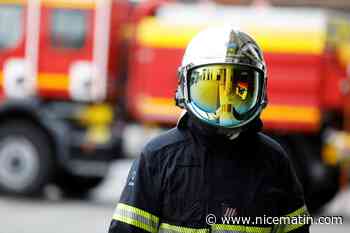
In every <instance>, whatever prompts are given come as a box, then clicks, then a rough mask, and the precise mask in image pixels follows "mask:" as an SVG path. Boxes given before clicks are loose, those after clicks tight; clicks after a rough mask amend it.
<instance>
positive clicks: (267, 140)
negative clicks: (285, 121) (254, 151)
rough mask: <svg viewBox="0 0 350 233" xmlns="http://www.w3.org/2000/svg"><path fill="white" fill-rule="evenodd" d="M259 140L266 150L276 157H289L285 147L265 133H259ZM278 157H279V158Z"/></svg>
mask: <svg viewBox="0 0 350 233" xmlns="http://www.w3.org/2000/svg"><path fill="white" fill-rule="evenodd" d="M258 140H259V141H260V143H261V145H262V147H263V148H262V149H263V150H264V151H269V152H270V154H272V155H273V156H274V157H275V158H276V159H288V154H287V152H286V151H285V149H284V148H283V147H282V146H281V144H279V143H278V142H277V141H276V140H274V139H273V138H271V137H270V136H268V135H266V134H264V133H258ZM277 157H278V158H277Z"/></svg>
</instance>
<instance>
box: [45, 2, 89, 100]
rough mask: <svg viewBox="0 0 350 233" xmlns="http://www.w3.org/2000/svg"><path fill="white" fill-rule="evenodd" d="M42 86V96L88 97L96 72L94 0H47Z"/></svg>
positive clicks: (61, 97) (77, 98)
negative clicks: (94, 63) (94, 66)
mask: <svg viewBox="0 0 350 233" xmlns="http://www.w3.org/2000/svg"><path fill="white" fill-rule="evenodd" d="M40 17H41V20H40V22H41V26H40V42H39V45H40V51H39V74H38V88H39V92H40V95H41V97H43V98H48V99H66V100H67V99H73V100H78V101H88V100H90V98H91V87H92V83H91V82H92V76H93V72H94V71H93V64H92V59H93V37H94V36H93V33H94V18H95V13H94V4H93V3H92V1H74V2H73V1H71V3H67V1H57V0H52V1H43V2H42V5H41V16H40Z"/></svg>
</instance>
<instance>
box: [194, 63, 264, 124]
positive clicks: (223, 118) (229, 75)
mask: <svg viewBox="0 0 350 233" xmlns="http://www.w3.org/2000/svg"><path fill="white" fill-rule="evenodd" d="M259 75H260V73H259V72H258V71H256V70H255V69H253V68H251V67H248V66H244V65H237V64H216V65H206V66H200V67H195V68H193V69H191V70H190V71H189V76H188V87H189V99H190V105H191V108H192V109H191V110H192V112H193V113H195V114H196V115H197V116H198V117H200V118H202V119H203V120H205V121H207V122H209V123H211V124H214V125H218V126H224V127H234V126H236V125H239V124H241V123H242V122H244V120H246V119H247V116H248V115H251V112H252V110H253V109H254V107H255V106H256V104H257V102H258V99H259V96H260V93H259V91H260V90H261V89H262V88H261V87H260V83H259Z"/></svg>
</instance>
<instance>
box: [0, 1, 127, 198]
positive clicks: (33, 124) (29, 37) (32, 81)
mask: <svg viewBox="0 0 350 233" xmlns="http://www.w3.org/2000/svg"><path fill="white" fill-rule="evenodd" d="M128 12H129V4H128V3H127V2H124V1H111V0H103V1H93V0H75V1H70V0H30V1H29V0H28V1H25V0H4V1H3V0H2V1H0V99H1V104H0V189H1V190H2V191H3V192H6V193H11V194H18V195H36V194H39V193H41V192H42V190H43V189H44V187H45V186H46V185H47V184H48V183H52V182H53V183H56V184H57V185H58V186H59V187H61V188H62V190H63V191H64V192H65V193H66V194H69V195H82V194H85V193H86V192H87V191H88V190H89V189H91V188H93V187H95V186H96V185H98V184H99V183H100V182H101V181H102V180H103V177H104V176H105V175H106V173H107V171H108V167H109V164H110V161H112V160H114V159H115V158H118V157H120V155H121V154H120V146H121V139H120V132H121V130H120V124H119V122H120V121H119V120H118V119H116V117H115V115H116V114H115V113H116V112H117V111H118V108H117V107H115V96H116V95H117V94H116V88H115V87H116V82H117V79H116V78H117V77H118V76H119V75H118V74H117V72H118V71H119V70H120V69H119V68H118V66H119V64H121V62H120V61H121V60H122V59H123V57H122V52H121V51H122V50H123V45H122V44H123V39H122V38H123V36H121V35H122V33H123V31H125V30H124V29H123V25H124V24H126V20H127V17H128Z"/></svg>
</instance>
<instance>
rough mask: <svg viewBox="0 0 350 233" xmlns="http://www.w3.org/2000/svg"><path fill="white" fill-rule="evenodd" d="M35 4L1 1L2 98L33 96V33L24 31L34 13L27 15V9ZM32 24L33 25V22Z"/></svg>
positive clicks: (0, 87) (0, 63) (0, 69)
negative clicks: (27, 18) (28, 18)
mask: <svg viewBox="0 0 350 233" xmlns="http://www.w3.org/2000/svg"><path fill="white" fill-rule="evenodd" d="M12 2H13V3H12ZM34 2H35V1H32V2H31V3H28V4H27V3H26V2H25V1H1V2H0V96H1V98H23V97H27V96H31V95H33V94H34V93H35V77H34V76H33V74H32V73H31V70H32V65H33V63H32V62H31V60H32V54H33V52H34V50H35V49H34V50H33V48H32V46H31V45H30V44H29V43H31V41H30V39H31V38H33V35H34V33H35V31H34V30H32V31H30V30H26V22H27V20H26V17H29V16H32V14H33V13H35V12H34V11H33V12H29V11H28V12H27V9H28V8H30V7H31V6H29V5H34V7H35V3H34ZM32 23H33V24H35V22H33V21H32ZM26 33H27V34H31V35H26Z"/></svg>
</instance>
